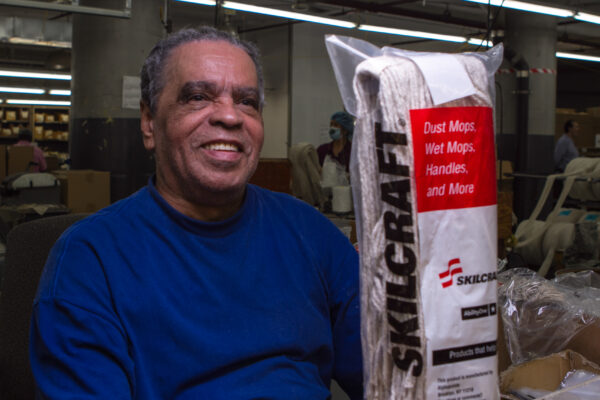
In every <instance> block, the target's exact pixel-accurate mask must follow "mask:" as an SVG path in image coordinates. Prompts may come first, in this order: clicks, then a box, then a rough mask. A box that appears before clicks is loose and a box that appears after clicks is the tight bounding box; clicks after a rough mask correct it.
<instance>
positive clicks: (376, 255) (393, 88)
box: [326, 36, 502, 400]
mask: <svg viewBox="0 0 600 400" xmlns="http://www.w3.org/2000/svg"><path fill="white" fill-rule="evenodd" d="M326 44H327V47H328V51H329V54H330V57H331V60H332V63H333V65H334V70H335V72H336V77H337V79H338V85H339V86H340V91H341V93H342V97H343V99H344V104H345V106H346V108H347V109H348V111H349V112H350V113H351V114H353V115H355V116H356V117H357V121H356V126H355V130H354V137H353V143H352V157H351V164H350V170H351V184H352V189H353V199H354V207H355V213H356V215H357V233H358V240H359V251H360V263H361V265H360V269H361V275H360V278H361V335H362V344H363V359H364V368H365V398H366V399H369V400H379V399H428V400H430V399H431V400H434V399H435V400H451V399H452V400H468V399H487V400H496V399H498V398H499V393H498V371H497V358H496V340H497V315H496V305H497V282H496V259H497V255H496V253H497V250H496V249H497V247H496V246H497V226H496V225H497V211H496V175H495V150H494V123H493V98H494V95H493V90H494V89H493V87H494V82H493V75H494V73H495V71H496V69H497V67H498V66H499V64H500V62H501V60H502V47H501V46H499V47H495V48H493V49H491V50H489V51H487V52H485V53H463V54H452V55H450V54H437V53H415V52H408V51H400V50H397V49H389V48H383V49H377V48H376V47H374V46H372V45H369V44H368V43H366V42H362V41H359V40H356V39H352V38H345V37H338V36H328V37H327V39H326ZM349 59H351V60H353V61H352V62H349ZM354 67H356V68H355V69H353V72H354V73H353V74H352V76H353V82H352V84H353V93H352V92H351V91H350V89H349V88H350V85H349V83H348V77H349V75H350V72H349V70H350V69H351V68H354Z"/></svg>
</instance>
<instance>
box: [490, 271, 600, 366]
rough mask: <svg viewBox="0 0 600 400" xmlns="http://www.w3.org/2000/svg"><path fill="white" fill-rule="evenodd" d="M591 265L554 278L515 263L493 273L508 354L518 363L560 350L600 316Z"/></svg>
mask: <svg viewBox="0 0 600 400" xmlns="http://www.w3.org/2000/svg"><path fill="white" fill-rule="evenodd" d="M592 274H595V273H594V272H592V271H584V272H579V273H568V274H563V275H559V276H558V277H557V278H556V279H554V280H547V279H544V278H542V277H540V276H538V275H537V274H536V273H535V272H534V271H531V270H529V269H524V268H515V269H509V270H507V271H504V272H502V273H500V274H499V275H498V281H499V283H500V286H499V290H498V302H499V304H500V312H501V316H502V321H503V324H504V334H505V337H506V342H507V343H506V344H507V348H508V352H509V355H510V359H511V361H512V363H513V364H519V363H522V362H525V361H529V360H532V359H534V358H538V357H543V356H547V355H550V354H553V353H556V352H558V351H561V350H563V349H564V348H565V347H566V345H567V344H568V343H569V341H570V340H571V339H572V338H573V337H574V336H575V335H576V334H577V333H578V332H580V331H581V330H582V329H583V328H585V327H586V326H588V325H590V324H592V323H594V322H596V321H597V319H598V317H599V316H600V309H598V304H599V303H598V301H599V300H600V289H598V288H597V287H593V286H592V285H598V284H599V282H598V280H599V279H598V277H597V276H594V275H592Z"/></svg>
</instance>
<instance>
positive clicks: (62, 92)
mask: <svg viewBox="0 0 600 400" xmlns="http://www.w3.org/2000/svg"><path fill="white" fill-rule="evenodd" d="M49 93H50V94H51V95H54V96H70V95H71V91H70V90H62V89H51V90H50V92H49Z"/></svg>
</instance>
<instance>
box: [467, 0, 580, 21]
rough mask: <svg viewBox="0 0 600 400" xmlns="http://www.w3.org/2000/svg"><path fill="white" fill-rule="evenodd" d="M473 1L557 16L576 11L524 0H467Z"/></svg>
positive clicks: (569, 14)
mask: <svg viewBox="0 0 600 400" xmlns="http://www.w3.org/2000/svg"><path fill="white" fill-rule="evenodd" d="M465 1H469V2H471V3H479V4H485V5H487V4H489V5H492V6H496V7H500V6H502V7H504V8H512V9H515V10H521V11H528V12H533V13H538V14H547V15H554V16H556V17H563V18H567V17H572V16H573V15H574V14H575V12H573V11H571V10H566V9H564V8H556V7H547V6H542V5H539V4H533V3H525V2H523V1H513V0H504V1H502V0H465Z"/></svg>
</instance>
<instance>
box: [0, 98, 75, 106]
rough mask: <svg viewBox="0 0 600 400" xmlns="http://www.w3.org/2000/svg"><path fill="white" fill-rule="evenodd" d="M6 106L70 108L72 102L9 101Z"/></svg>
mask: <svg viewBox="0 0 600 400" xmlns="http://www.w3.org/2000/svg"><path fill="white" fill-rule="evenodd" d="M6 104H27V105H39V106H70V105H71V102H70V101H53V100H26V99H8V100H6Z"/></svg>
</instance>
